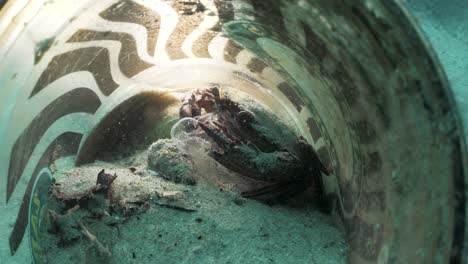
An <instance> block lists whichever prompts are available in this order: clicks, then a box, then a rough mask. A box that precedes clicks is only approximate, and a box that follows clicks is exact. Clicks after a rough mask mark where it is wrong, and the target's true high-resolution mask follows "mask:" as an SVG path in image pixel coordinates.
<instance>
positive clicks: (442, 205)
mask: <svg viewBox="0 0 468 264" xmlns="http://www.w3.org/2000/svg"><path fill="white" fill-rule="evenodd" d="M194 2H195V1H186V2H179V3H175V2H171V1H142V0H141V1H120V2H117V1H108V0H105V1H97V2H96V1H64V0H60V1H41V0H31V1H27V0H24V1H8V2H7V3H6V5H5V6H4V7H3V9H2V10H1V12H0V43H2V44H1V45H0V58H1V61H0V82H1V84H2V85H1V89H0V109H1V111H0V146H1V150H2V151H1V152H0V156H1V158H0V175H1V176H0V193H1V194H2V195H3V196H2V197H1V198H0V208H1V211H2V214H1V221H0V257H1V258H0V259H1V260H2V263H27V262H30V261H31V260H32V261H33V262H34V259H35V258H36V257H37V256H38V255H40V254H43V252H42V248H41V245H40V242H39V241H40V237H39V236H40V234H39V233H38V232H37V230H38V229H39V226H40V225H41V223H43V221H42V219H43V218H44V217H46V216H47V205H46V199H45V197H46V195H47V190H48V185H49V184H50V177H51V169H53V168H51V166H54V161H55V160H56V159H58V158H60V157H64V156H71V157H73V158H76V162H77V163H83V162H87V161H89V160H92V158H93V157H92V155H91V156H89V153H90V152H87V151H89V149H90V147H89V146H91V147H92V146H93V144H95V143H93V141H92V140H91V141H90V138H92V137H90V135H93V133H96V131H97V130H96V129H97V128H98V127H99V124H100V123H101V121H102V120H104V119H105V117H106V116H107V115H108V114H109V113H111V112H112V110H113V109H116V108H118V107H119V106H121V105H122V104H124V103H125V102H126V101H128V100H131V99H132V98H135V97H138V96H140V97H141V94H144V93H145V92H148V91H152V90H153V89H155V88H158V89H180V88H195V87H197V85H199V84H202V83H226V84H229V85H236V84H239V83H242V84H243V87H245V90H244V91H246V92H248V93H251V94H252V96H253V97H255V98H259V99H263V100H266V101H268V99H266V98H269V97H271V96H272V98H274V100H272V101H270V103H271V105H272V106H273V108H274V107H275V106H276V107H278V109H279V107H280V106H281V109H285V110H286V112H287V113H288V118H291V119H293V121H294V123H295V124H297V126H298V127H299V129H300V131H301V133H302V134H303V135H304V136H305V137H306V138H307V139H308V140H309V142H311V143H312V145H313V146H314V147H315V148H316V150H317V151H318V153H319V155H320V157H321V159H322V160H324V161H325V162H326V163H327V164H328V165H329V166H331V167H332V168H333V174H332V175H331V176H324V179H323V181H324V183H325V188H326V193H327V199H328V201H329V209H330V212H331V214H332V216H333V217H334V218H335V219H336V222H337V223H338V225H340V226H341V227H342V228H343V229H344V230H345V232H346V234H347V238H348V243H349V245H350V255H349V262H350V263H448V262H450V261H452V262H451V263H466V262H464V261H467V255H466V254H467V252H468V248H467V242H466V241H467V234H468V230H467V229H466V220H467V213H466V212H467V211H466V210H467V209H466V198H467V197H466V193H465V188H466V184H467V182H468V173H467V164H468V162H467V155H466V144H465V139H464V138H463V133H462V131H463V130H462V124H461V121H460V118H459V114H458V113H457V110H456V107H455V104H454V100H453V98H452V92H451V90H450V87H449V86H448V83H447V80H446V77H445V75H444V72H443V70H442V69H441V67H440V65H439V63H438V61H437V59H436V58H435V56H434V53H433V51H432V49H431V47H430V45H429V44H428V43H427V41H426V40H425V38H424V37H423V36H422V35H421V33H420V31H419V29H418V27H417V26H415V24H414V22H413V20H412V18H411V17H410V16H409V15H408V12H407V10H406V9H405V8H404V7H403V6H402V5H401V4H400V3H399V1H387V0H381V1H338V0H326V1H325V0H324V1H305V0H301V1H287V0H283V1H276V0H270V1H248V0H233V1H208V0H201V1H200V4H201V5H197V4H194ZM143 97H144V96H143ZM94 154H95V153H94Z"/></svg>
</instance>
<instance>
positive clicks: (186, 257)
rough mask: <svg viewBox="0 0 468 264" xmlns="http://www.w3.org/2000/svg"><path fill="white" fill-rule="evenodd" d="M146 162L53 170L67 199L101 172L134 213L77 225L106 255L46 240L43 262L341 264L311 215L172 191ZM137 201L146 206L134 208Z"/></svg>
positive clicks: (318, 216) (337, 239)
mask: <svg viewBox="0 0 468 264" xmlns="http://www.w3.org/2000/svg"><path fill="white" fill-rule="evenodd" d="M145 161H146V153H140V154H138V155H136V156H134V157H131V158H129V159H125V160H120V161H118V162H114V163H105V162H96V163H94V164H89V165H86V166H83V167H79V168H73V169H69V170H63V171H57V173H56V176H57V177H56V179H57V182H56V183H58V184H61V188H62V189H63V190H67V191H68V192H70V193H76V192H80V191H82V190H84V189H86V188H89V187H90V186H92V185H94V184H95V181H96V175H97V174H98V173H99V171H101V170H102V169H105V170H106V172H108V173H111V174H114V173H116V175H117V176H118V177H117V178H116V180H115V181H114V183H113V187H114V193H121V194H122V195H123V196H125V197H121V198H120V199H124V200H125V202H126V203H129V204H132V203H135V204H136V207H137V209H136V211H134V212H132V213H130V214H128V215H127V216H123V215H124V214H121V213H117V212H114V213H112V212H110V211H109V212H107V213H109V215H108V216H107V217H108V218H115V219H114V220H113V221H112V220H108V219H106V217H102V218H93V217H89V216H87V217H83V218H82V219H83V220H82V221H83V223H84V225H85V226H86V228H87V229H88V230H89V231H90V232H91V233H92V234H94V235H95V236H96V238H97V239H98V240H99V241H100V242H101V243H102V245H104V246H105V247H107V248H108V249H109V252H110V253H111V256H108V255H106V254H102V253H99V250H98V249H97V248H96V247H95V245H93V243H91V242H90V241H89V240H88V239H87V238H85V237H84V236H79V237H78V238H77V239H76V240H74V241H71V242H67V243H66V245H64V244H61V243H60V239H59V237H58V236H57V235H55V234H48V236H47V243H46V244H47V249H46V252H47V256H46V258H47V259H46V261H47V263H299V262H300V263H345V262H346V257H347V246H346V243H345V238H344V235H343V233H342V232H341V231H340V230H338V229H337V228H336V227H335V225H334V223H333V222H332V220H331V219H330V217H329V216H327V215H324V214H322V213H320V212H319V211H318V210H317V209H316V208H314V207H299V208H294V207H288V206H285V205H276V206H269V205H266V204H263V203H260V202H258V201H255V200H250V199H244V198H242V197H240V196H239V194H238V193H236V192H234V191H232V190H229V187H228V186H226V188H222V187H220V186H222V183H221V185H220V184H212V183H210V182H208V181H204V180H199V181H198V182H197V184H196V185H193V186H190V185H183V184H176V183H173V182H171V181H167V180H164V179H163V178H161V177H158V176H156V175H155V174H154V172H152V171H149V170H147V169H146V164H145ZM130 168H131V169H130ZM132 171H133V172H132ZM141 201H146V202H147V203H144V202H143V203H144V205H140V206H138V204H139V203H140V204H141ZM161 205H173V206H174V207H172V208H171V207H164V206H161ZM182 208H184V209H187V210H183V209H182ZM79 210H82V209H81V208H80V209H79ZM83 210H84V209H83ZM106 215H107V214H106Z"/></svg>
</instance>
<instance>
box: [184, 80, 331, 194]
mask: <svg viewBox="0 0 468 264" xmlns="http://www.w3.org/2000/svg"><path fill="white" fill-rule="evenodd" d="M203 112H205V113H206V114H204V113H203ZM179 116H180V118H187V117H191V118H195V119H196V120H197V124H198V126H199V128H200V129H201V130H202V131H203V132H204V133H203V136H202V137H204V138H205V139H207V140H209V141H210V142H212V145H211V149H210V151H209V155H210V156H211V157H212V158H213V159H215V160H216V161H217V162H218V163H220V164H221V165H223V166H224V167H226V168H227V169H229V170H231V171H234V172H236V173H238V174H240V175H242V176H245V177H248V178H252V179H255V180H259V181H263V182H267V183H268V185H267V186H264V187H261V188H259V189H254V190H248V191H244V192H242V193H241V195H242V196H243V197H246V198H253V199H257V200H260V201H264V202H267V203H277V202H282V201H286V200H288V198H289V197H291V196H294V195H296V194H299V193H302V192H304V191H305V190H306V189H307V188H309V187H312V190H313V192H314V194H315V196H316V197H318V198H319V199H321V198H322V193H323V190H322V180H321V173H324V174H326V175H329V174H330V170H329V168H328V167H327V166H325V165H324V164H323V163H322V161H321V160H320V159H319V157H318V155H317V153H316V151H315V150H314V148H313V147H312V146H311V145H310V144H309V143H307V141H306V140H305V139H304V138H303V137H302V136H300V137H298V138H297V139H296V142H295V144H294V146H293V147H291V148H289V149H287V148H285V147H284V146H280V145H278V144H277V143H274V142H272V140H269V139H268V138H267V137H266V136H265V135H264V134H262V133H261V132H260V131H258V127H259V125H261V124H259V120H257V118H256V116H255V114H253V113H252V112H250V111H249V110H248V109H245V108H244V107H242V105H241V104H239V103H237V102H235V101H233V100H232V99H230V98H229V96H228V94H227V93H225V94H221V93H220V88H219V87H218V86H212V87H210V88H205V89H197V90H195V91H194V92H192V93H190V94H188V95H187V96H185V97H184V98H183V99H182V105H181V107H180V109H179Z"/></svg>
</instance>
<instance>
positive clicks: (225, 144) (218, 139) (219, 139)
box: [198, 122, 234, 149]
mask: <svg viewBox="0 0 468 264" xmlns="http://www.w3.org/2000/svg"><path fill="white" fill-rule="evenodd" d="M198 125H199V126H200V127H201V129H203V131H205V133H206V134H207V135H208V136H209V137H210V138H212V139H213V141H214V142H215V143H216V144H218V145H219V147H220V148H222V149H225V148H230V147H231V145H232V144H233V143H234V142H233V141H232V140H230V139H229V138H227V137H224V136H222V135H221V134H220V133H217V132H216V131H215V130H214V129H212V128H209V127H208V126H207V125H205V124H203V123H202V122H198Z"/></svg>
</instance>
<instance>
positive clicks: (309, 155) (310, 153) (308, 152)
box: [296, 136, 330, 175]
mask: <svg viewBox="0 0 468 264" xmlns="http://www.w3.org/2000/svg"><path fill="white" fill-rule="evenodd" d="M296 148H297V152H298V153H299V155H300V156H301V159H302V160H305V161H309V162H310V163H311V166H312V167H315V168H318V169H320V171H321V172H323V173H325V175H330V169H329V168H328V167H327V166H325V165H324V164H323V162H322V161H321V160H320V158H319V156H318V154H317V152H316V151H315V149H314V148H313V147H312V146H311V145H310V144H309V143H307V141H306V140H305V138H303V137H302V136H301V137H299V138H298V139H297V143H296Z"/></svg>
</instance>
